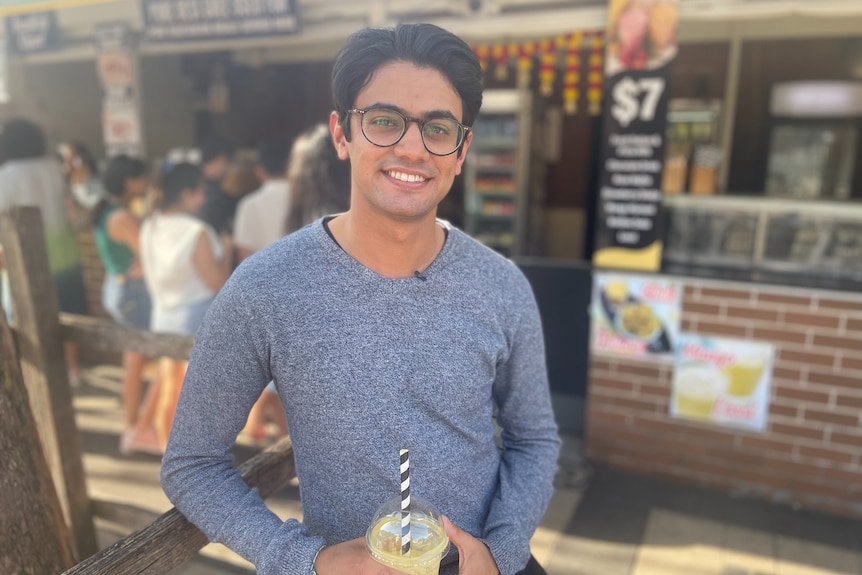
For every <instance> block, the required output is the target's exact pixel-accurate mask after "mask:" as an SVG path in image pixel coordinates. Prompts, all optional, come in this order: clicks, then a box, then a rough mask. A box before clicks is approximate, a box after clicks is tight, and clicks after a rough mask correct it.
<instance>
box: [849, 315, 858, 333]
mask: <svg viewBox="0 0 862 575" xmlns="http://www.w3.org/2000/svg"><path fill="white" fill-rule="evenodd" d="M847 331H849V332H851V333H853V332H856V333H862V319H853V318H851V319H848V320H847Z"/></svg>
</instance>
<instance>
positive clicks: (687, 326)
mask: <svg viewBox="0 0 862 575" xmlns="http://www.w3.org/2000/svg"><path fill="white" fill-rule="evenodd" d="M680 327H682V331H684V332H688V333H692V332H696V331H697V322H695V321H692V320H690V319H688V318H683V320H682V324H681V325H680Z"/></svg>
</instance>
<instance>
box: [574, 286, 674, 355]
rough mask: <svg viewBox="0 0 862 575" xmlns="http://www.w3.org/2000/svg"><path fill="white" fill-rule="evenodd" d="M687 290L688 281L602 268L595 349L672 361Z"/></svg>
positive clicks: (596, 301) (596, 297) (595, 295)
mask: <svg viewBox="0 0 862 575" xmlns="http://www.w3.org/2000/svg"><path fill="white" fill-rule="evenodd" d="M682 292H683V286H682V284H680V283H678V282H674V281H669V280H665V279H662V278H658V277H650V276H642V277H641V276H625V275H620V274H605V273H597V274H596V275H595V285H594V286H593V301H592V313H591V316H592V321H591V322H590V324H591V326H592V352H594V353H604V354H613V355H622V356H627V357H631V358H637V359H651V360H656V361H664V362H668V363H670V362H672V361H673V352H674V349H675V346H676V342H677V339H678V336H679V323H680V314H681V307H682Z"/></svg>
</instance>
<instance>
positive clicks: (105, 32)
mask: <svg viewBox="0 0 862 575" xmlns="http://www.w3.org/2000/svg"><path fill="white" fill-rule="evenodd" d="M95 42H96V72H97V73H98V76H99V82H100V83H101V84H102V140H103V142H104V144H105V151H106V152H107V155H108V156H109V157H110V156H116V155H118V154H127V155H130V156H140V155H141V154H142V153H143V134H142V133H141V132H142V130H141V118H140V109H139V107H138V98H137V96H138V89H137V74H136V71H135V66H136V64H137V61H136V58H135V55H134V53H133V52H132V39H131V32H130V30H129V29H128V27H126V26H125V25H124V24H103V25H100V26H98V27H97V28H96V32H95Z"/></svg>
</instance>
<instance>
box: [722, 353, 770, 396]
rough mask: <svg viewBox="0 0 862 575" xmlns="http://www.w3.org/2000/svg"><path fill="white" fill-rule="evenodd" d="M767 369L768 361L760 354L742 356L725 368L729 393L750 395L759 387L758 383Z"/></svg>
mask: <svg viewBox="0 0 862 575" xmlns="http://www.w3.org/2000/svg"><path fill="white" fill-rule="evenodd" d="M764 369H766V363H765V362H764V360H763V358H762V357H760V356H750V357H740V358H739V359H738V360H737V361H736V363H732V364H730V365H728V366H727V367H725V368H724V375H725V376H726V377H727V381H728V388H727V393H728V395H732V396H734V397H748V396H750V395H751V394H753V393H754V390H755V389H757V384H758V383H759V382H760V378H761V376H762V375H763V370H764Z"/></svg>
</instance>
